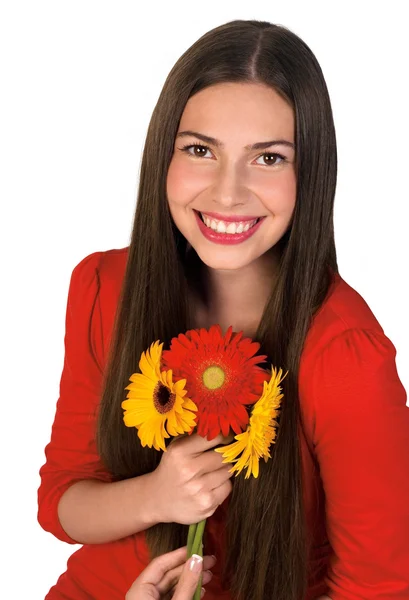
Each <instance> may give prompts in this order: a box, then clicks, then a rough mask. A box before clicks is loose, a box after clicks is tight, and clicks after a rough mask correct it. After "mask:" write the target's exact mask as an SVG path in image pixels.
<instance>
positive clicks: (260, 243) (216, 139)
mask: <svg viewBox="0 0 409 600" xmlns="http://www.w3.org/2000/svg"><path fill="white" fill-rule="evenodd" d="M294 160H295V149H294V114H293V110H292V108H291V107H290V106H289V105H288V104H287V102H285V100H283V99H282V98H281V97H280V96H279V95H278V94H277V92H275V91H274V90H273V89H271V88H269V87H268V86H265V85H263V84H253V83H220V84H216V85H213V86H211V87H209V88H206V89H204V90H202V91H200V92H198V93H197V94H195V95H194V96H192V97H191V98H189V100H188V102H187V104H186V106H185V110H184V112H183V114H182V118H181V120H180V125H179V129H178V132H177V135H176V139H175V147H174V153H173V156H172V160H171V163H170V165H169V170H168V176H167V197H168V202H169V208H170V212H171V215H172V218H173V220H174V222H175V225H176V227H177V228H178V229H179V231H180V232H181V233H182V234H183V236H184V237H185V238H186V239H187V241H188V242H189V243H190V245H191V246H192V247H193V248H194V249H195V250H196V252H197V254H198V255H199V257H200V258H201V260H202V261H203V262H204V263H205V264H206V265H207V266H208V267H210V268H212V269H228V270H230V269H239V268H242V267H245V266H247V265H249V264H250V263H252V262H253V261H255V260H257V259H258V258H260V257H261V256H263V255H264V254H265V253H266V252H267V251H268V250H269V249H270V248H272V247H273V246H274V245H275V244H276V243H277V242H278V241H279V240H280V238H281V237H282V236H283V235H284V233H285V232H286V230H287V229H288V227H289V225H290V222H291V217H292V215H293V211H294V206H295V198H296V178H295V168H294ZM256 219H259V220H258V221H256V222H255V220H256ZM226 230H227V231H226Z"/></svg>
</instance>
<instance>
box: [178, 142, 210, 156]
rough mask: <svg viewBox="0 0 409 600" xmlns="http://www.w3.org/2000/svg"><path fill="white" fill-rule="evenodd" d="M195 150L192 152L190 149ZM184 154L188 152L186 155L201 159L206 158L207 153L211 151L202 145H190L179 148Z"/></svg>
mask: <svg viewBox="0 0 409 600" xmlns="http://www.w3.org/2000/svg"><path fill="white" fill-rule="evenodd" d="M191 148H193V152H190V149H191ZM179 149H180V150H182V152H186V154H190V156H193V157H196V158H201V157H202V156H205V154H206V152H207V151H208V150H209V148H208V147H207V146H202V145H201V144H188V145H187V146H183V147H182V148H179Z"/></svg>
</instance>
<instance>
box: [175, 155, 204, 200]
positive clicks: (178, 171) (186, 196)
mask: <svg viewBox="0 0 409 600" xmlns="http://www.w3.org/2000/svg"><path fill="white" fill-rule="evenodd" d="M203 185H205V182H204V181H203V176H201V175H200V173H198V170H197V169H195V168H194V166H193V165H189V164H187V162H186V161H183V160H178V159H177V158H173V159H172V161H171V163H170V165H169V169H168V175H167V180H166V193H167V196H168V200H169V202H170V203H175V204H180V205H184V204H187V203H188V202H191V201H192V200H193V199H194V198H195V196H196V195H197V194H198V193H199V192H200V191H201V190H202V189H203Z"/></svg>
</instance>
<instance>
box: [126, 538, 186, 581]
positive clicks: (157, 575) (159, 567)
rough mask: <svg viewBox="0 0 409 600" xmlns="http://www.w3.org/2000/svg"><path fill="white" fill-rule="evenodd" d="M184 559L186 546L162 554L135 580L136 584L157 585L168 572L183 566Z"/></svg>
mask: <svg viewBox="0 0 409 600" xmlns="http://www.w3.org/2000/svg"><path fill="white" fill-rule="evenodd" d="M186 558H187V547H186V546H182V548H178V549H177V550H173V551H172V552H168V553H167V554H162V555H161V556H158V557H156V558H154V559H153V560H152V561H151V562H150V563H149V565H148V566H147V567H146V568H145V569H144V570H143V571H142V573H141V574H140V575H139V577H138V578H137V579H136V582H138V583H140V584H144V583H153V584H154V585H158V584H159V582H160V581H161V580H162V579H163V578H164V577H165V576H166V574H167V572H168V571H170V570H171V569H174V568H176V567H179V566H181V565H183V563H184V562H186Z"/></svg>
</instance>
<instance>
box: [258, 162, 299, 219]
mask: <svg viewBox="0 0 409 600" xmlns="http://www.w3.org/2000/svg"><path fill="white" fill-rule="evenodd" d="M296 194H297V182H296V178H295V173H294V172H291V173H286V176H285V177H281V178H277V180H276V181H275V182H274V185H273V186H270V187H269V191H268V194H267V195H266V196H265V197H266V204H267V206H268V208H269V210H271V212H272V213H274V214H276V215H283V216H288V215H291V214H292V212H293V210H294V207H295V199H296Z"/></svg>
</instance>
